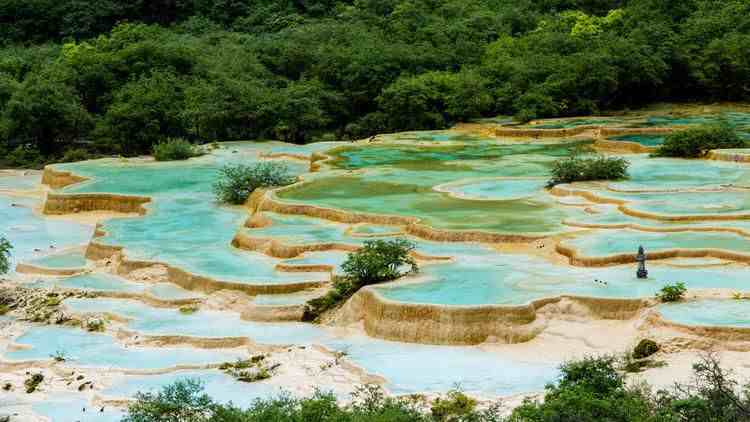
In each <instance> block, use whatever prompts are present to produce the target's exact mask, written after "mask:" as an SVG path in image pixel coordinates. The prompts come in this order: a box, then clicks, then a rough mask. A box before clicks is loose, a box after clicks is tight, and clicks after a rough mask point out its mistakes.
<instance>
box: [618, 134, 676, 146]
mask: <svg viewBox="0 0 750 422" xmlns="http://www.w3.org/2000/svg"><path fill="white" fill-rule="evenodd" d="M608 139H609V140H611V141H623V142H635V143H637V144H641V145H643V146H647V147H658V146H660V145H661V144H663V143H664V136H663V135H622V136H613V137H611V138H608Z"/></svg>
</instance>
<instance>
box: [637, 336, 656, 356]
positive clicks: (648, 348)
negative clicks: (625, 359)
mask: <svg viewBox="0 0 750 422" xmlns="http://www.w3.org/2000/svg"><path fill="white" fill-rule="evenodd" d="M658 351H659V345H658V344H656V342H655V341H653V340H650V339H647V338H644V339H643V340H641V341H639V342H638V344H637V345H636V346H635V348H634V349H633V357H634V358H636V359H643V358H647V357H649V356H651V355H653V354H654V353H656V352H658Z"/></svg>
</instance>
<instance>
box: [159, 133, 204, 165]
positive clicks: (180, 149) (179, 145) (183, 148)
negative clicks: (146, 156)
mask: <svg viewBox="0 0 750 422" xmlns="http://www.w3.org/2000/svg"><path fill="white" fill-rule="evenodd" d="M153 155H154V159H156V161H173V160H187V159H188V158H191V157H195V156H197V155H199V152H198V151H196V149H195V147H194V146H193V144H191V143H190V142H188V141H186V140H184V139H182V138H168V139H167V140H166V141H163V142H159V143H158V144H156V145H154V149H153Z"/></svg>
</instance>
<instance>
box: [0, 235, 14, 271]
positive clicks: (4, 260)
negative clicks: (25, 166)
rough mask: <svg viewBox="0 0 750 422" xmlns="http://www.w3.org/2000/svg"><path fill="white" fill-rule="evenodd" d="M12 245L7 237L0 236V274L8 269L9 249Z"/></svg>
mask: <svg viewBox="0 0 750 422" xmlns="http://www.w3.org/2000/svg"><path fill="white" fill-rule="evenodd" d="M11 249H13V246H12V245H11V244H10V242H9V241H8V239H6V238H4V237H0V274H5V273H7V272H8V271H10V251H11Z"/></svg>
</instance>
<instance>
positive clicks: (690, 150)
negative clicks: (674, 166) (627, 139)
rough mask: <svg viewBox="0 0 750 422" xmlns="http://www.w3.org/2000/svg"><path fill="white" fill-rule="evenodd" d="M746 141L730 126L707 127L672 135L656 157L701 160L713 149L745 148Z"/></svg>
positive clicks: (665, 141) (667, 138) (657, 152)
mask: <svg viewBox="0 0 750 422" xmlns="http://www.w3.org/2000/svg"><path fill="white" fill-rule="evenodd" d="M745 146H746V141H745V140H744V139H742V138H740V137H739V136H738V135H737V133H736V132H735V131H734V129H732V128H731V127H730V126H728V125H707V126H700V127H695V128H690V129H687V130H683V131H679V132H675V133H672V134H670V135H669V136H667V137H666V139H665V140H664V143H663V144H662V145H661V146H660V147H659V149H658V150H657V151H656V153H655V154H654V155H656V156H660V157H680V158H700V157H704V156H705V155H706V154H708V152H709V151H711V150H712V149H722V148H743V147H745Z"/></svg>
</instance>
